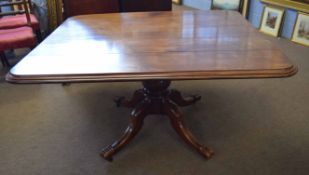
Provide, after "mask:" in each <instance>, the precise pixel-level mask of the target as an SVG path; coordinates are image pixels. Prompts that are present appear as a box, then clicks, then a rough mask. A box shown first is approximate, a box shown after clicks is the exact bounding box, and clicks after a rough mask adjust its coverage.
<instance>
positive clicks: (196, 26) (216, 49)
mask: <svg viewBox="0 0 309 175" xmlns="http://www.w3.org/2000/svg"><path fill="white" fill-rule="evenodd" d="M296 72H297V67H296V66H294V65H293V64H292V63H291V62H290V61H289V59H288V58H287V57H286V56H285V55H284V54H283V53H282V51H281V50H280V49H278V48H277V47H276V46H275V45H274V44H273V43H272V42H271V41H270V40H268V39H267V38H266V37H265V36H264V35H263V34H261V33H259V32H258V31H257V29H255V28H253V27H252V26H251V24H250V23H249V22H247V21H246V20H245V18H243V17H242V16H241V15H240V14H239V13H238V12H234V11H168V12H134V13H110V14H93V15H82V16H75V17H71V18H68V19H67V20H66V21H65V22H64V23H63V24H62V25H60V26H59V27H58V28H57V29H56V30H55V31H54V32H53V33H51V34H50V35H49V36H48V37H47V38H46V39H45V40H44V41H43V42H42V43H41V44H39V45H38V46H37V47H36V48H34V49H33V50H32V51H31V52H30V53H29V54H28V55H26V56H25V57H24V58H23V59H22V60H21V61H20V62H19V63H17V64H16V65H15V66H14V67H13V68H12V69H11V70H10V72H9V73H8V74H7V75H6V80H7V81H8V82H11V83H20V84H29V83H90V82H106V83H108V82H129V81H140V82H142V84H143V87H142V88H141V89H138V90H136V91H135V92H134V93H133V97H132V98H131V99H126V98H124V97H120V98H118V99H116V100H115V102H116V104H117V106H123V107H128V108H132V112H131V115H130V122H129V126H128V127H127V129H126V130H125V133H124V135H123V136H122V137H121V138H120V139H119V140H117V141H116V142H114V143H113V144H111V145H109V146H107V147H105V148H104V149H103V150H102V151H101V152H100V155H101V156H102V157H103V158H105V159H106V160H110V161H111V160H112V158H113V155H114V154H116V153H117V152H118V151H119V150H120V149H121V148H123V147H124V146H125V145H127V144H128V143H129V142H130V141H131V140H132V138H133V137H134V136H135V135H136V134H137V133H138V132H139V131H140V129H141V127H142V125H143V120H144V118H145V117H146V116H147V115H149V114H161V115H166V116H167V117H168V118H169V119H170V121H171V124H172V126H173V128H174V129H175V131H176V132H177V133H178V134H179V135H180V136H181V138H182V139H183V140H184V141H185V142H186V143H187V144H188V145H189V146H191V147H192V148H194V149H195V150H196V151H197V152H198V153H199V154H201V155H202V156H204V157H205V158H210V157H211V156H212V155H213V154H214V151H213V150H212V149H210V148H208V147H206V146H203V145H202V144H200V143H199V142H198V141H197V140H196V139H195V137H194V136H193V135H192V133H191V132H190V130H189V129H188V128H187V127H186V126H185V124H184V121H183V115H182V113H181V111H180V110H179V106H187V105H191V104H193V103H195V102H196V101H198V100H200V99H201V97H200V96H198V95H193V96H189V97H186V98H184V97H182V95H181V93H180V92H179V91H177V90H175V89H170V88H169V86H170V84H171V82H172V81H176V80H182V81H185V80H198V79H199V80H201V79H204V80H208V79H230V78H274V77H276V78H280V77H288V76H292V75H294V74H295V73H296Z"/></svg>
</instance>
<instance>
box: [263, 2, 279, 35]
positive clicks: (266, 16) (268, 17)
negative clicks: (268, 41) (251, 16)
mask: <svg viewBox="0 0 309 175" xmlns="http://www.w3.org/2000/svg"><path fill="white" fill-rule="evenodd" d="M283 17H284V9H281V8H275V7H271V6H265V7H264V10H263V16H262V19H261V24H260V31H261V32H263V33H266V34H268V35H271V36H275V37H277V36H279V33H280V31H281V25H282V21H283Z"/></svg>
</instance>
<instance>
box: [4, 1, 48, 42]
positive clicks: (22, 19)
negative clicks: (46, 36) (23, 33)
mask: <svg viewBox="0 0 309 175" xmlns="http://www.w3.org/2000/svg"><path fill="white" fill-rule="evenodd" d="M0 3H1V4H0V6H11V7H12V8H14V9H16V10H14V11H15V13H7V14H6V15H5V16H4V17H0V29H11V28H17V27H23V26H27V25H28V20H27V18H26V14H25V11H26V10H28V11H29V16H30V20H31V27H32V29H33V31H35V33H36V35H37V38H38V40H39V41H41V40H42V35H41V30H40V24H39V21H38V19H37V17H36V16H35V15H33V14H31V12H32V2H31V0H25V3H26V5H22V3H23V1H22V0H0ZM12 4H14V5H13V6H12Z"/></svg>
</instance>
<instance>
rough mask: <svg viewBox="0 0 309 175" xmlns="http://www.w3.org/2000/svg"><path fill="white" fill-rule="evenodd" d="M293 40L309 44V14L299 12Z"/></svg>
mask: <svg viewBox="0 0 309 175" xmlns="http://www.w3.org/2000/svg"><path fill="white" fill-rule="evenodd" d="M292 41H293V42H296V43H299V44H303V45H305V46H309V15H308V14H305V13H298V15H297V19H296V22H295V25H294V30H293V35H292Z"/></svg>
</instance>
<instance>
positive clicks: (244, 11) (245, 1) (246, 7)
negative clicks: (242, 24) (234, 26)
mask: <svg viewBox="0 0 309 175" xmlns="http://www.w3.org/2000/svg"><path fill="white" fill-rule="evenodd" d="M249 5H250V0H243V2H242V7H241V8H242V9H241V13H242V16H244V17H245V18H247V17H248V12H249Z"/></svg>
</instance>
